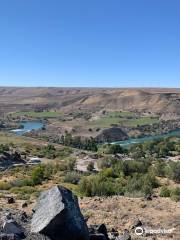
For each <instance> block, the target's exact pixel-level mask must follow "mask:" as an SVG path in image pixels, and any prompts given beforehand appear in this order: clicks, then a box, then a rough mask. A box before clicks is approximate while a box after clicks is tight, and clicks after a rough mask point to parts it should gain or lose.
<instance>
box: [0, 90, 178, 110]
mask: <svg viewBox="0 0 180 240" xmlns="http://www.w3.org/2000/svg"><path fill="white" fill-rule="evenodd" d="M35 107H42V108H48V109H51V108H56V109H61V110H63V111H67V112H68V111H72V110H75V109H81V110H83V109H90V110H91V111H99V110H102V109H106V110H109V109H110V110H137V111H145V112H152V113H160V114H164V113H167V114H169V113H173V114H177V115H180V89H153V88H146V89H135V88H129V89H127V88H124V89H120V88H116V89H108V88H106V89H96V88H13V87H0V111H1V112H9V111H17V110H31V109H34V108H35Z"/></svg>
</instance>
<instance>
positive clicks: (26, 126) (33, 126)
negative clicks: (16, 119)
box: [11, 121, 44, 136]
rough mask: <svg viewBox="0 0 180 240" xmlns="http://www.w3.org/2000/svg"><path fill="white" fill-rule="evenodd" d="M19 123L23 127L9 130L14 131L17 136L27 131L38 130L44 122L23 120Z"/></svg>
mask: <svg viewBox="0 0 180 240" xmlns="http://www.w3.org/2000/svg"><path fill="white" fill-rule="evenodd" d="M20 124H21V125H22V126H23V128H21V129H13V130H11V132H14V133H15V134H16V135H18V136H21V135H23V134H24V133H28V132H30V131H32V130H39V129H41V128H42V127H43V126H44V124H43V123H42V122H40V121H24V122H20Z"/></svg>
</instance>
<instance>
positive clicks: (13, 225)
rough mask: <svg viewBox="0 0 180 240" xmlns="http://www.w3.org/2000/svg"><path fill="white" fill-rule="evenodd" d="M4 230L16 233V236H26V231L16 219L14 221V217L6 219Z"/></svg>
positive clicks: (6, 232) (7, 232)
mask: <svg viewBox="0 0 180 240" xmlns="http://www.w3.org/2000/svg"><path fill="white" fill-rule="evenodd" d="M2 231H3V233H5V234H14V235H15V236H17V237H19V238H22V239H23V238H25V235H24V232H23V230H22V228H21V226H19V225H18V224H17V222H16V221H14V220H13V219H10V220H6V221H5V222H4V224H3V227H2Z"/></svg>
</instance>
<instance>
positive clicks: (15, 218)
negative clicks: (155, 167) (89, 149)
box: [0, 186, 179, 240]
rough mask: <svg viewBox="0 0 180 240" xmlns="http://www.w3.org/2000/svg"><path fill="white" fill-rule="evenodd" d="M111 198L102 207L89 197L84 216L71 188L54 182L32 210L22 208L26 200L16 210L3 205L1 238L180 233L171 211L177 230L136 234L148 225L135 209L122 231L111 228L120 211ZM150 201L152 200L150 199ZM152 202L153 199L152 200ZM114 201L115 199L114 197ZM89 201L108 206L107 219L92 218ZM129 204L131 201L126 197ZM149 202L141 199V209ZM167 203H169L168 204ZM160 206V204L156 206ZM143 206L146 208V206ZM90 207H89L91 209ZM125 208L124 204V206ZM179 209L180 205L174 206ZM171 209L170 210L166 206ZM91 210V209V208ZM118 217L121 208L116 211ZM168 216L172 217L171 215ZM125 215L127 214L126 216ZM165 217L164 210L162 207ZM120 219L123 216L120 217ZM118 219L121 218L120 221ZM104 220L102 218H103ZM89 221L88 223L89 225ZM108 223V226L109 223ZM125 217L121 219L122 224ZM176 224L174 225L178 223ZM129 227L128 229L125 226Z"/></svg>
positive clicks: (65, 239) (89, 239)
mask: <svg viewBox="0 0 180 240" xmlns="http://www.w3.org/2000/svg"><path fill="white" fill-rule="evenodd" d="M109 200H110V199H108V198H106V199H104V201H103V202H104V209H101V207H102V206H101V205H102V204H101V201H102V199H100V198H94V199H93V201H92V203H91V205H89V204H88V200H87V199H86V200H85V201H84V202H83V204H82V203H81V209H82V211H83V213H84V217H83V215H82V213H81V211H80V208H79V204H78V199H77V197H76V196H74V195H73V194H72V192H71V191H70V190H68V189H66V188H64V187H60V186H55V187H53V188H51V189H50V190H47V191H44V192H43V193H42V194H41V195H40V197H39V199H38V201H37V203H36V205H35V207H34V208H33V210H32V213H30V212H29V211H27V212H25V211H23V209H24V210H25V209H27V204H26V203H24V204H23V205H22V210H17V209H16V208H9V207H8V208H6V207H3V208H1V209H0V240H22V239H26V240H113V239H114V240H131V239H149V240H150V239H151V240H153V239H179V235H178V232H177V231H178V219H177V221H175V219H168V215H169V214H168V213H167V215H166V218H167V221H169V222H170V221H171V222H172V225H171V226H169V227H171V228H173V227H176V229H175V230H176V232H175V234H174V233H172V234H168V235H152V234H147V233H143V235H141V236H137V235H136V234H135V230H136V228H137V227H140V228H142V229H144V227H146V222H144V220H143V221H142V219H141V220H140V219H139V218H138V217H139V214H138V211H136V212H135V215H137V217H136V219H133V221H132V222H131V226H127V224H125V223H123V224H124V230H123V231H122V232H121V233H119V232H118V231H117V229H118V225H117V228H116V227H113V226H116V225H114V224H113V223H112V224H111V225H112V226H111V228H109V226H110V223H109V222H107V219H110V217H111V215H112V217H111V218H112V221H114V222H115V215H114V214H115V212H117V206H116V205H114V203H113V207H112V206H111V208H110V206H109V204H110V201H109ZM150 201H151V200H150ZM152 202H153V201H152ZM98 203H99V210H98V209H97V208H95V207H94V206H95V205H98ZM111 203H112V201H111ZM8 204H9V205H10V204H12V205H15V203H14V199H13V198H8ZM86 204H88V206H89V207H90V208H91V211H94V215H97V214H95V213H96V212H98V211H101V212H102V213H103V211H104V212H105V210H106V208H109V216H104V219H102V218H99V219H97V216H96V217H93V219H94V220H93V221H92V219H91V220H90V221H89V220H88V218H91V217H90V216H88V214H87V212H86V214H85V208H86V209H87V206H86ZM127 204H129V202H128V201H127ZM130 204H131V206H132V208H133V204H134V202H133V201H131V203H130ZM135 204H136V203H135ZM146 205H147V203H146V202H142V203H141V211H144V212H146V210H145V208H146ZM166 206H167V205H166ZM157 207H158V206H157ZM143 209H144V210H143ZM162 210H163V209H162ZM88 211H89V210H88ZM122 211H123V206H122ZM155 211H156V209H155V208H154V211H153V210H152V211H151V212H150V211H149V216H147V218H148V217H149V218H150V216H151V217H153V216H152V215H153V214H154V213H155ZM174 211H177V215H178V211H179V208H176V209H174ZM167 212H168V210H167ZM89 214H90V212H89ZM116 215H117V217H118V212H117V214H116ZM169 217H171V216H170V215H169ZM124 218H126V216H124ZM162 219H163V211H162ZM119 220H120V219H119ZM119 220H118V222H119ZM100 221H101V222H100ZM87 222H88V225H87ZM103 222H104V223H106V224H107V226H108V230H107V228H106V225H105V224H103ZM122 222H123V219H121V224H120V225H122ZM174 224H175V225H176V226H175V225H174ZM126 227H127V229H126Z"/></svg>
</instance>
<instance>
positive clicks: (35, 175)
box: [31, 165, 45, 185]
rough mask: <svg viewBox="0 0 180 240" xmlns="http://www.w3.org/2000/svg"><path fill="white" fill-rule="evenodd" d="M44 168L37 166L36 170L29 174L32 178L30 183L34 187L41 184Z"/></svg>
mask: <svg viewBox="0 0 180 240" xmlns="http://www.w3.org/2000/svg"><path fill="white" fill-rule="evenodd" d="M44 170H45V168H44V166H43V165H39V166H37V167H36V168H34V169H33V171H32V174H31V178H32V182H33V184H34V185H37V184H41V183H42V181H43V180H44V178H45V177H44Z"/></svg>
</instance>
